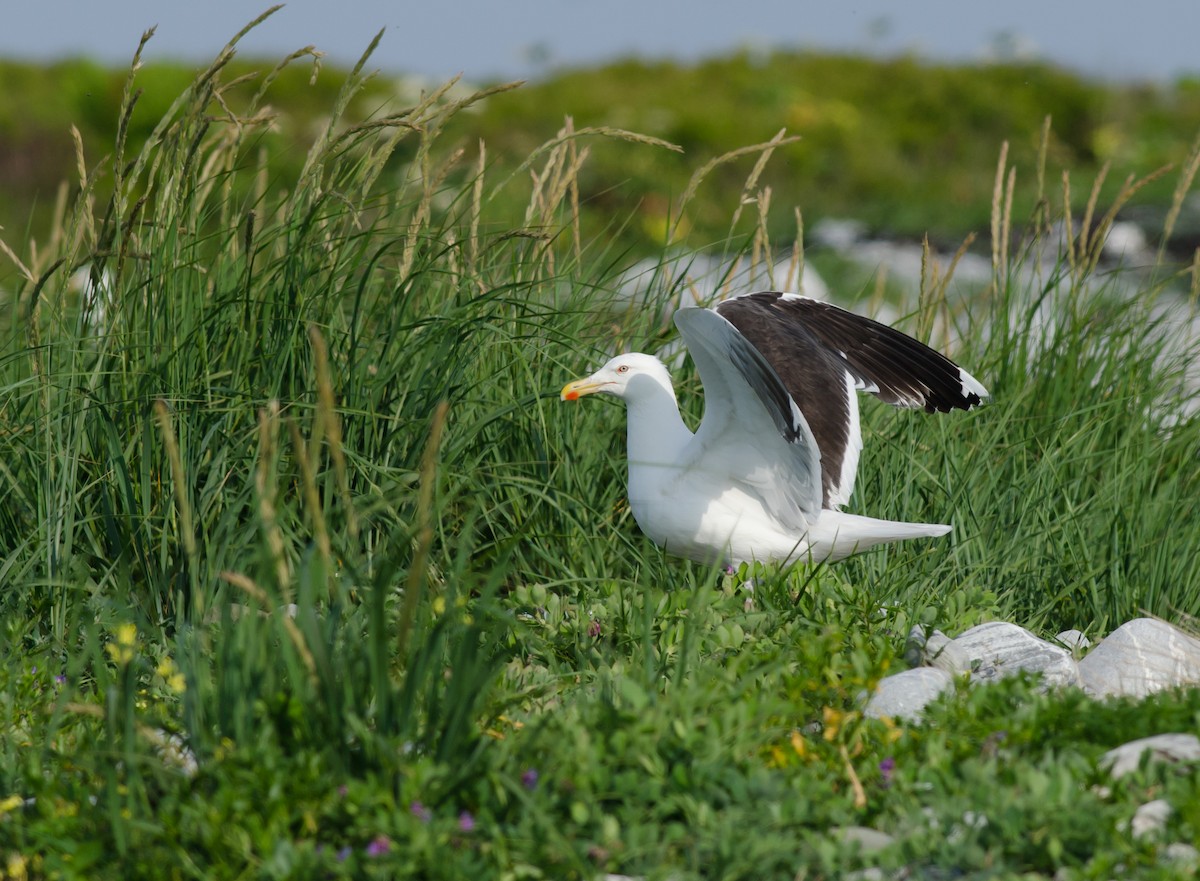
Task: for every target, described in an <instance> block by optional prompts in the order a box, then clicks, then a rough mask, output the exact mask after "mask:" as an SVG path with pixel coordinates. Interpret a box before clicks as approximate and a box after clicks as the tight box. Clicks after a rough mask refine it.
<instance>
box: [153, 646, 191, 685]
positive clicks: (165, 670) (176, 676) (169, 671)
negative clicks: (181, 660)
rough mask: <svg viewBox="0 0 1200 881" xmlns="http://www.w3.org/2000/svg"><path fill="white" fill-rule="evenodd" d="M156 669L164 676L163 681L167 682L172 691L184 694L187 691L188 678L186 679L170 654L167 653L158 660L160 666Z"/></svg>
mask: <svg viewBox="0 0 1200 881" xmlns="http://www.w3.org/2000/svg"><path fill="white" fill-rule="evenodd" d="M155 669H156V671H157V672H158V675H159V676H161V677H162V678H163V681H164V682H166V683H167V688H169V689H171V691H173V692H175V693H176V694H183V693H184V692H185V691H187V680H186V679H184V677H183V674H182V673H180V672H179V670H178V669H177V668H176V667H175V662H174V661H172V660H171V657H170V655H165V656H164V657H163V659H162V660H161V661H159V662H158V667H157V668H155Z"/></svg>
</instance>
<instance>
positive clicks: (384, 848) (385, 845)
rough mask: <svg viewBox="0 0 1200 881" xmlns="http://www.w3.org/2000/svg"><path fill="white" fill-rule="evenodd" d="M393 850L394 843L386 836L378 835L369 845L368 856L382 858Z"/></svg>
mask: <svg viewBox="0 0 1200 881" xmlns="http://www.w3.org/2000/svg"><path fill="white" fill-rule="evenodd" d="M391 849H392V842H391V840H390V839H389V838H388V837H387V836H386V835H376V836H375V837H374V838H373V839H372V840H371V843H370V844H368V845H367V856H369V857H381V856H383V855H384V854H385V853H387V852H388V851H389V850H391Z"/></svg>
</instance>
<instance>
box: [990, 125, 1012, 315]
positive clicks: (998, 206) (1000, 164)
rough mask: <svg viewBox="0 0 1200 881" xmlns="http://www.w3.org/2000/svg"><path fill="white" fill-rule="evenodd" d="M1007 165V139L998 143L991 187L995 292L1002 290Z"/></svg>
mask: <svg viewBox="0 0 1200 881" xmlns="http://www.w3.org/2000/svg"><path fill="white" fill-rule="evenodd" d="M1007 165H1008V141H1005V142H1004V143H1003V144H1001V145H1000V158H999V159H998V160H997V161H996V182H995V184H994V186H993V187H992V286H993V287H994V288H995V290H996V292H997V293H999V292H1000V291H1002V290H1004V287H1003V273H1004V265H1003V262H1002V260H1001V254H1000V237H1001V234H1002V233H1001V230H1002V228H1003V226H1004V178H1005V170H1006V168H1007Z"/></svg>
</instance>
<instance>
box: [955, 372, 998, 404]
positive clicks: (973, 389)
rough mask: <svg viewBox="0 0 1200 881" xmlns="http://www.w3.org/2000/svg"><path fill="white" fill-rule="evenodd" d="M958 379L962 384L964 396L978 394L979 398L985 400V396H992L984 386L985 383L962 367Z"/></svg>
mask: <svg viewBox="0 0 1200 881" xmlns="http://www.w3.org/2000/svg"><path fill="white" fill-rule="evenodd" d="M958 381H959V382H960V383H961V384H962V393H963V397H964V398H966V397H970V396H971V395H978V396H979V399H980V400H983V399H984V398H990V397H991V396H992V395H991V393H990V392H989V391H988V390H987V389H985V388H984V387H983V384H982V383H980V381H979V380H977V379H976V378H975V377H973V376H972V375H971V374H969V373H967V371H965V370H963V369H962V368H961V367H960V368H958Z"/></svg>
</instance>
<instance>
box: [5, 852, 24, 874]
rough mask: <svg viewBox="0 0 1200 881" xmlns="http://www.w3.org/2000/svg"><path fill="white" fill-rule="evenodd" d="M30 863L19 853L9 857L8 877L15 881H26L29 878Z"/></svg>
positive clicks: (6, 868) (6, 867)
mask: <svg viewBox="0 0 1200 881" xmlns="http://www.w3.org/2000/svg"><path fill="white" fill-rule="evenodd" d="M27 866H28V861H27V860H26V859H25V857H23V856H21V855H20V854H19V853H14V854H10V855H9V857H8V865H6V866H5V871H6V876H7V877H9V878H12V879H13V881H25V879H26V878H28V877H29V873H28V871H27Z"/></svg>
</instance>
